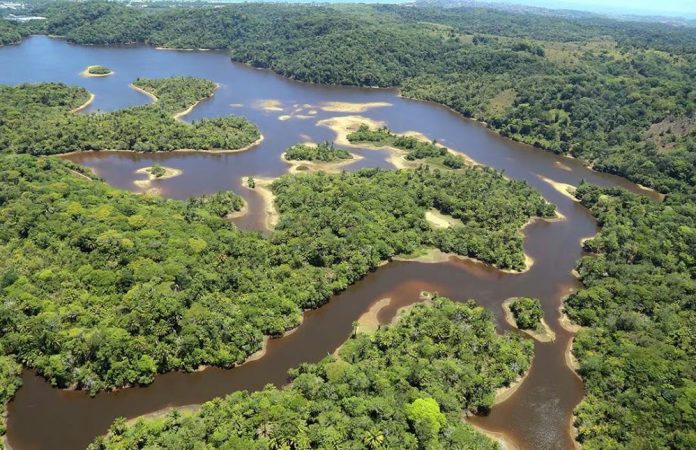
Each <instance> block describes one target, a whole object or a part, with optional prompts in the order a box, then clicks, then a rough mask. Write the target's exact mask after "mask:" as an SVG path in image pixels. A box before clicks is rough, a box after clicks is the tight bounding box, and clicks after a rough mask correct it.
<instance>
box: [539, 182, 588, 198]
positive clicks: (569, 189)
mask: <svg viewBox="0 0 696 450" xmlns="http://www.w3.org/2000/svg"><path fill="white" fill-rule="evenodd" d="M537 177H539V179H540V180H542V181H544V182H546V183H548V184H550V185H551V187H552V188H554V189H555V190H557V191H558V192H560V193H561V194H563V195H565V196H566V197H568V198H569V199H571V200H572V201H574V202H580V200H578V199H577V198H575V195H574V193H575V186H573V185H572V184H567V183H560V182H558V181H554V180H552V179H550V178H547V177H545V176H543V175H537Z"/></svg>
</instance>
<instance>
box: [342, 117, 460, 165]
mask: <svg viewBox="0 0 696 450" xmlns="http://www.w3.org/2000/svg"><path fill="white" fill-rule="evenodd" d="M347 139H348V140H349V141H350V142H351V143H353V144H360V143H363V144H364V143H369V144H372V145H374V146H377V147H395V148H398V149H401V150H405V151H406V152H408V153H407V154H406V159H408V160H409V161H414V160H416V159H426V158H428V159H431V160H432V159H434V160H437V159H438V158H445V157H446V155H447V154H448V152H447V149H446V148H445V147H440V146H439V145H437V144H436V143H435V142H423V141H422V140H421V139H418V138H416V137H413V136H403V135H398V134H394V133H392V132H391V131H390V130H389V129H388V128H386V127H384V128H380V129H379V130H370V128H369V127H368V126H367V125H365V124H362V125H360V127H359V128H358V129H357V130H356V131H354V132H352V133H350V134H348V136H347ZM462 166H463V165H462Z"/></svg>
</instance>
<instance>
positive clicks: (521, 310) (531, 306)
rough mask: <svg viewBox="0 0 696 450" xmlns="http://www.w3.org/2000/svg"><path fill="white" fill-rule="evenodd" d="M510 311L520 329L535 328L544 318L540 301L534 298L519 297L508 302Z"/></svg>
mask: <svg viewBox="0 0 696 450" xmlns="http://www.w3.org/2000/svg"><path fill="white" fill-rule="evenodd" d="M510 312H512V316H513V317H514V318H515V323H516V324H517V328H519V329H520V330H536V329H537V328H538V327H539V325H540V324H541V319H543V318H544V310H543V309H541V302H539V299H536V298H529V297H520V298H517V299H515V300H513V301H512V302H511V303H510Z"/></svg>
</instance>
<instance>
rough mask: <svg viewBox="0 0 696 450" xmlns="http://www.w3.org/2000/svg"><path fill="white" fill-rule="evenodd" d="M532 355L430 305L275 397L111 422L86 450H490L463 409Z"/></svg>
mask: <svg viewBox="0 0 696 450" xmlns="http://www.w3.org/2000/svg"><path fill="white" fill-rule="evenodd" d="M472 349H476V350H474V351H472ZM531 356H532V346H531V345H530V343H529V341H526V340H521V339H519V338H517V339H515V338H513V337H512V336H509V335H503V336H499V335H497V334H496V331H495V327H494V326H493V323H492V320H491V315H490V313H489V312H487V311H486V310H485V309H484V308H482V307H480V306H477V305H476V304H475V303H474V302H472V301H470V302H467V303H454V302H452V301H450V300H448V299H445V298H436V299H434V300H433V302H432V304H429V305H418V306H416V307H415V308H413V309H412V310H411V311H410V312H408V313H406V314H404V316H403V317H401V318H400V320H399V321H398V322H397V323H396V324H395V325H391V326H389V327H384V328H380V329H379V330H377V331H376V332H375V333H374V334H363V333H360V334H357V335H354V336H353V338H352V339H350V340H349V341H348V342H346V343H345V344H344V345H343V346H342V347H341V349H340V350H339V351H338V352H337V354H336V355H335V356H329V357H327V358H325V359H324V360H322V361H321V362H319V363H317V364H305V365H302V366H301V367H300V368H298V369H297V370H294V371H292V373H291V375H292V382H291V383H290V384H289V385H288V386H286V387H285V388H283V389H280V390H279V389H277V388H274V387H268V388H266V389H265V390H263V391H260V392H255V393H253V394H248V393H246V392H237V393H234V394H231V395H230V396H228V397H227V398H224V399H216V400H213V401H211V402H208V403H205V404H204V405H203V406H202V408H201V410H200V411H199V412H195V413H193V414H190V413H179V412H173V413H170V414H168V415H167V416H166V417H164V418H156V419H141V420H139V421H137V422H136V423H135V424H134V425H128V426H126V425H125V424H124V423H123V422H117V423H115V424H114V425H113V426H112V428H111V431H110V433H109V435H108V436H107V437H105V438H99V439H97V441H96V442H95V443H94V444H92V446H91V447H90V448H91V449H92V450H99V449H119V448H131V447H136V446H137V447H143V446H144V447H165V448H173V447H177V448H178V447H180V446H182V445H185V446H186V448H195V447H197V446H211V447H213V448H217V447H220V446H228V447H229V446H231V447H232V448H336V447H340V448H371V449H376V448H402V449H419V448H476V449H489V450H494V449H496V448H498V444H497V443H493V442H492V441H490V440H488V439H487V438H484V437H483V436H482V435H480V434H478V433H476V432H474V431H473V430H472V428H471V427H470V426H469V425H467V424H465V423H463V422H462V420H461V417H462V411H466V412H469V413H476V412H481V411H486V410H487V409H488V408H489V407H490V405H491V404H492V402H493V398H494V391H495V390H496V389H497V388H499V387H502V386H507V385H509V384H510V383H511V382H513V381H514V380H515V379H516V378H517V377H518V376H519V375H520V374H521V373H523V372H524V371H525V370H526V368H527V367H529V364H530V361H531ZM482 373H485V374H486V376H480V374H482Z"/></svg>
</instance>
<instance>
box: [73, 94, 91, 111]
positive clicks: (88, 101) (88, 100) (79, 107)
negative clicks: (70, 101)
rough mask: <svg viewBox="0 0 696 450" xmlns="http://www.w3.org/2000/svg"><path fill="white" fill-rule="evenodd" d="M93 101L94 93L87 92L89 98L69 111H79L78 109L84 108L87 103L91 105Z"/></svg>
mask: <svg viewBox="0 0 696 450" xmlns="http://www.w3.org/2000/svg"><path fill="white" fill-rule="evenodd" d="M93 101H94V94H92V93H91V92H90V93H89V99H87V101H86V102H84V103H83V104H81V105H80V106H78V107H77V108H74V109H71V110H70V112H71V113H79V112H80V111H82V110H84V109H85V108H87V107H88V106H89V105H91V104H92V102H93Z"/></svg>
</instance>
